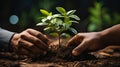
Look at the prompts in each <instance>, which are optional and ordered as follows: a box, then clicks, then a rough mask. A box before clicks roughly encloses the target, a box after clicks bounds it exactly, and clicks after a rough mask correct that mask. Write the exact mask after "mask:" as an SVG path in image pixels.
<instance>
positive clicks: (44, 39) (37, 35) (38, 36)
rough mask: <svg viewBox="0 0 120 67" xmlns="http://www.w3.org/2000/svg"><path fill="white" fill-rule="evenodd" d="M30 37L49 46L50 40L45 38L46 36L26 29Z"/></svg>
mask: <svg viewBox="0 0 120 67" xmlns="http://www.w3.org/2000/svg"><path fill="white" fill-rule="evenodd" d="M27 31H28V32H29V33H30V34H31V35H33V36H35V37H37V38H39V39H41V40H42V41H43V42H45V43H46V44H48V45H49V44H50V43H51V42H50V40H49V39H48V38H47V36H46V35H44V34H42V33H41V32H39V31H36V30H33V29H28V30H27Z"/></svg>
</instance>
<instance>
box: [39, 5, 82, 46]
mask: <svg viewBox="0 0 120 67" xmlns="http://www.w3.org/2000/svg"><path fill="white" fill-rule="evenodd" d="M56 10H57V11H58V12H59V13H58V14H52V12H48V11H47V10H44V9H40V12H41V13H42V14H43V16H42V17H40V22H39V23H38V24H37V26H45V27H44V31H45V32H47V33H48V34H49V35H52V36H58V37H59V45H60V37H61V36H63V35H64V36H66V37H70V35H69V34H68V33H65V31H68V30H69V31H71V32H73V33H74V34H77V31H76V30H75V29H74V28H73V27H71V26H72V24H73V23H78V20H80V18H79V17H78V16H77V15H75V14H74V13H75V12H76V10H70V11H68V12H67V11H66V10H65V9H64V8H63V7H56Z"/></svg>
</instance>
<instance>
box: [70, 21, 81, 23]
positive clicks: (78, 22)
mask: <svg viewBox="0 0 120 67" xmlns="http://www.w3.org/2000/svg"><path fill="white" fill-rule="evenodd" d="M69 22H72V23H79V22H78V21H69Z"/></svg>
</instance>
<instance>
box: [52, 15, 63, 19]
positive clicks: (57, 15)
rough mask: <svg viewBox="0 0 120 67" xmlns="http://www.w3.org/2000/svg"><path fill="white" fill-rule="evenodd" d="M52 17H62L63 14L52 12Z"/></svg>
mask: <svg viewBox="0 0 120 67" xmlns="http://www.w3.org/2000/svg"><path fill="white" fill-rule="evenodd" d="M53 17H54V18H56V17H64V16H62V15H61V14H54V15H53Z"/></svg>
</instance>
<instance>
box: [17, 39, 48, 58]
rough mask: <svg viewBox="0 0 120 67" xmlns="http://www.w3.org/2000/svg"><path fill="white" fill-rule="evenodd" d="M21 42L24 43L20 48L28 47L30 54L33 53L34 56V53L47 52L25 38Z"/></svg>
mask: <svg viewBox="0 0 120 67" xmlns="http://www.w3.org/2000/svg"><path fill="white" fill-rule="evenodd" d="M19 43H20V44H22V45H20V47H19V49H22V48H24V49H26V50H27V52H29V55H31V54H33V55H31V56H34V55H36V56H39V55H45V54H46V53H47V52H46V51H43V50H41V49H38V48H37V47H35V46H34V45H32V44H31V43H30V42H27V41H25V40H22V41H20V42H19ZM30 44H31V45H30ZM28 45H29V46H28ZM26 55H28V54H26Z"/></svg>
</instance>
